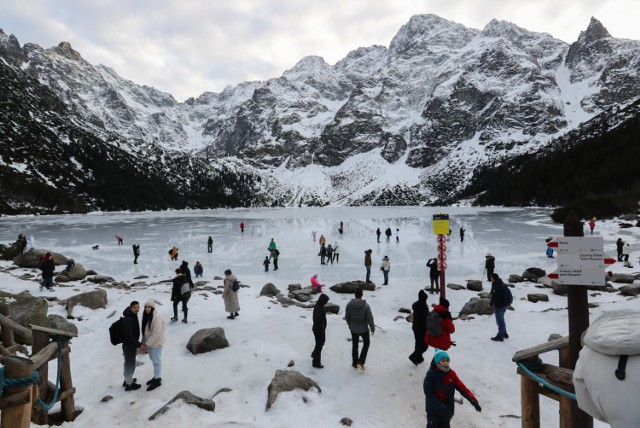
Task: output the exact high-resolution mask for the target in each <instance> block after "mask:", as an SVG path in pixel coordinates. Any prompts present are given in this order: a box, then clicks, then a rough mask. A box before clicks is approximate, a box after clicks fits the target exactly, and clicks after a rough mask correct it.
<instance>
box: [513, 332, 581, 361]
mask: <svg viewBox="0 0 640 428" xmlns="http://www.w3.org/2000/svg"><path fill="white" fill-rule="evenodd" d="M565 346H569V336H565V337H561V338H560V339H555V340H552V341H549V342H547V343H543V344H540V345H536V346H534V347H531V348H527V349H523V350H521V351H518V352H516V353H515V354H514V355H513V358H512V359H511V360H512V361H513V362H518V361H522V360H526V359H528V358H532V357H535V356H537V355H540V354H544V353H545V352H549V351H556V350H559V349H560V348H564V347H565Z"/></svg>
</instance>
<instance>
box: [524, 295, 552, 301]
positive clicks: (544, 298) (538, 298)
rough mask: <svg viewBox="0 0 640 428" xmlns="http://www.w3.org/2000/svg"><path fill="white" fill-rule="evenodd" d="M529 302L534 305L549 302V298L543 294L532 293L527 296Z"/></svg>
mask: <svg viewBox="0 0 640 428" xmlns="http://www.w3.org/2000/svg"><path fill="white" fill-rule="evenodd" d="M527 300H528V301H530V302H532V303H537V302H548V301H549V296H547V295H546V294H542V293H531V294H527Z"/></svg>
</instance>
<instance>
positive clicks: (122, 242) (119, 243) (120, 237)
mask: <svg viewBox="0 0 640 428" xmlns="http://www.w3.org/2000/svg"><path fill="white" fill-rule="evenodd" d="M116 241H118V245H124V239H122V236H120V235H116Z"/></svg>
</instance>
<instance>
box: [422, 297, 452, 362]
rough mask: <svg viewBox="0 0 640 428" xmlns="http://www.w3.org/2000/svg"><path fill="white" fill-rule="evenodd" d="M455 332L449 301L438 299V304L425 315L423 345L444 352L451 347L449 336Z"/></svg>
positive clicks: (442, 298)
mask: <svg viewBox="0 0 640 428" xmlns="http://www.w3.org/2000/svg"><path fill="white" fill-rule="evenodd" d="M455 331H456V327H455V326H454V325H453V319H452V317H451V312H449V301H448V300H447V299H445V298H444V297H440V303H439V304H438V305H435V306H434V307H433V310H432V311H431V312H429V314H428V315H427V333H426V334H425V336H424V343H425V344H427V345H428V346H431V347H433V348H438V349H442V350H443V351H446V350H447V349H449V348H450V347H451V334H453V333H455Z"/></svg>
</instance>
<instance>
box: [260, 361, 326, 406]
mask: <svg viewBox="0 0 640 428" xmlns="http://www.w3.org/2000/svg"><path fill="white" fill-rule="evenodd" d="M311 388H316V389H317V390H318V392H319V393H321V392H322V389H320V387H319V386H318V384H317V383H315V381H313V380H312V379H309V378H308V377H306V376H304V375H302V374H301V373H300V372H297V371H295V370H276V375H275V377H274V378H273V379H271V383H270V384H269V386H268V387H267V405H266V408H265V411H268V410H269V409H270V408H271V406H272V405H273V403H274V402H275V401H276V398H278V394H280V393H281V392H288V391H293V390H296V389H302V390H304V391H308V390H310V389H311Z"/></svg>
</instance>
